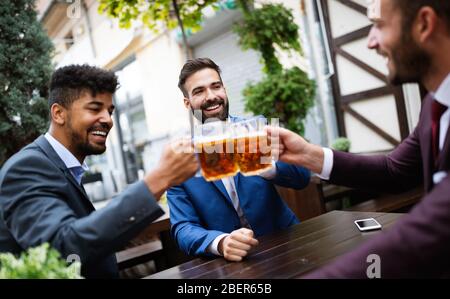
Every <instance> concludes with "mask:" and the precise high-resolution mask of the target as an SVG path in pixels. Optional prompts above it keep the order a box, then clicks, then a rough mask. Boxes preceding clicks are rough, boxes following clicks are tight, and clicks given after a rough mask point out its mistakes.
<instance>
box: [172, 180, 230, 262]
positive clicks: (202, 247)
mask: <svg viewBox="0 0 450 299" xmlns="http://www.w3.org/2000/svg"><path fill="white" fill-rule="evenodd" d="M167 198H168V201H169V209H170V222H171V224H172V227H171V234H172V238H173V239H174V240H175V241H176V243H177V244H178V247H179V248H180V249H181V250H183V251H184V252H186V253H187V254H189V255H207V256H208V255H209V256H212V254H211V253H208V252H206V249H207V247H208V245H209V244H210V243H211V242H212V241H214V239H215V238H216V237H218V236H219V235H221V234H223V233H224V232H221V231H217V230H207V229H205V228H204V227H203V225H202V223H201V220H200V218H199V217H198V213H197V212H196V210H195V207H194V206H192V203H191V201H190V200H189V195H188V194H187V193H186V191H185V189H184V188H183V185H180V186H176V187H172V188H170V189H169V190H168V191H167Z"/></svg>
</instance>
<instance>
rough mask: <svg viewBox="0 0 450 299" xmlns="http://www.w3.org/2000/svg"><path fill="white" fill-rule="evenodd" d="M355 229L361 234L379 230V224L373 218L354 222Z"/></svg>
mask: <svg viewBox="0 0 450 299" xmlns="http://www.w3.org/2000/svg"><path fill="white" fill-rule="evenodd" d="M355 224H356V227H358V229H359V230H360V231H362V232H366V231H371V230H377V229H381V227H382V226H381V224H380V223H378V221H376V220H375V219H374V218H366V219H359V220H355Z"/></svg>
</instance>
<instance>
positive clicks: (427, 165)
mask: <svg viewBox="0 0 450 299" xmlns="http://www.w3.org/2000/svg"><path fill="white" fill-rule="evenodd" d="M432 101H433V98H432V96H431V95H430V94H428V95H427V96H426V97H425V100H424V104H423V108H422V109H423V111H422V117H423V121H422V125H421V132H422V134H421V135H422V137H423V138H420V142H421V147H422V151H423V153H422V155H423V157H422V159H423V160H424V163H423V167H424V169H423V171H424V184H425V189H426V190H427V191H429V190H430V189H431V188H432V187H433V172H434V158H433V152H432V150H431V103H432Z"/></svg>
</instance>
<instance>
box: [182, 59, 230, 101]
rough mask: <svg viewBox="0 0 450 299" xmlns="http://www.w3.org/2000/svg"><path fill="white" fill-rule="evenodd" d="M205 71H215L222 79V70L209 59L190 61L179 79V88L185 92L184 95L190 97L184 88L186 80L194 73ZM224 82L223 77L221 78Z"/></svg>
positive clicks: (185, 65)
mask: <svg viewBox="0 0 450 299" xmlns="http://www.w3.org/2000/svg"><path fill="white" fill-rule="evenodd" d="M203 69H213V70H215V71H216V72H217V74H219V77H220V68H219V66H218V65H217V64H215V63H214V61H212V60H211V59H209V58H196V59H190V60H188V61H187V62H186V63H185V64H184V66H183V68H182V69H181V72H180V77H179V78H178V88H179V89H180V90H181V92H183V95H184V96H185V97H186V98H187V97H189V93H188V92H187V90H186V89H185V88H184V84H185V83H186V80H187V79H188V78H189V77H190V76H191V75H192V74H194V73H196V72H198V71H201V70H203ZM220 80H221V81H222V77H220Z"/></svg>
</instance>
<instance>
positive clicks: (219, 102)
mask: <svg viewBox="0 0 450 299" xmlns="http://www.w3.org/2000/svg"><path fill="white" fill-rule="evenodd" d="M224 103H225V101H224V100H223V99H214V100H212V101H207V102H205V103H203V104H202V105H201V106H200V108H201V109H202V110H204V109H208V108H209V107H211V106H214V105H223V104H224Z"/></svg>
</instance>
